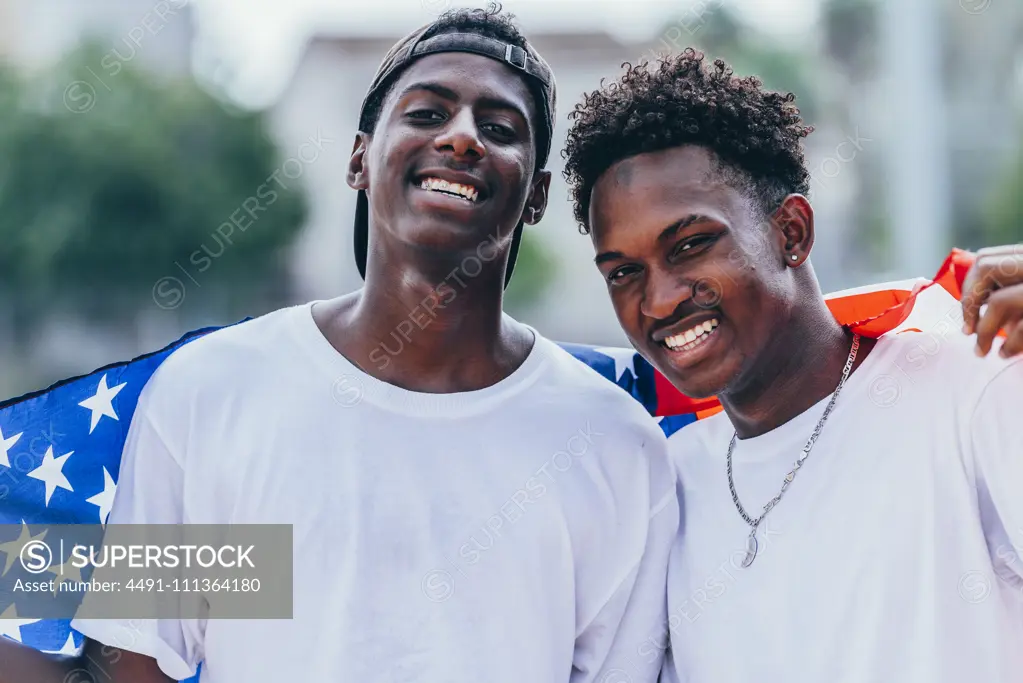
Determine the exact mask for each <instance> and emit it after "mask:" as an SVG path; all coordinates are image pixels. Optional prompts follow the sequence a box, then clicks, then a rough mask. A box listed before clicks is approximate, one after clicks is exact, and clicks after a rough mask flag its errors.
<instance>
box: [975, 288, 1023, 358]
mask: <svg viewBox="0 0 1023 683" xmlns="http://www.w3.org/2000/svg"><path fill="white" fill-rule="evenodd" d="M1021 319H1023V285H1015V286H1013V287H1006V288H1005V289H1000V290H997V291H996V292H994V293H992V294H991V295H990V297H989V298H988V300H987V310H986V311H984V315H983V316H982V317H981V318H980V320H979V322H978V323H977V355H978V356H986V355H987V354H988V353H989V352H990V351H991V344H992V343H993V342H994V339H995V336H996V335H997V334H998V331H999V330H1000V329H1002V328H1003V327H1008V326H1009V325H1011V326H1012V327H1013V329H1014V333H1015V332H1018V331H1019V330H1018V329H1017V328H1020V327H1023V326H1020V325H1018V323H1019V321H1020V320H1021ZM1013 344H1015V342H1013ZM1003 348H1004V346H1003ZM1013 348H1015V347H1014V345H1013V346H1010V347H1009V348H1008V349H1006V352H1010V351H1011V350H1012V349H1013ZM1002 355H1005V354H1002ZM1010 355H1012V354H1010Z"/></svg>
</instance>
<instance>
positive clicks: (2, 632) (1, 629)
mask: <svg viewBox="0 0 1023 683" xmlns="http://www.w3.org/2000/svg"><path fill="white" fill-rule="evenodd" d="M37 621H39V619H21V618H19V617H18V610H16V609H15V608H14V605H11V606H10V607H8V608H7V609H6V610H4V612H3V614H0V636H7V637H8V638H13V639H14V640H16V641H18V642H19V643H20V642H21V627H22V626H27V625H28V624H34V623H36V622H37Z"/></svg>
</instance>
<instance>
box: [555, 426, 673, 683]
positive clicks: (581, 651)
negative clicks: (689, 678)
mask: <svg viewBox="0 0 1023 683" xmlns="http://www.w3.org/2000/svg"><path fill="white" fill-rule="evenodd" d="M661 448H665V446H664V445H662V444H660V443H659V444H658V454H657V456H658V457H657V458H656V460H658V462H659V463H660V464H663V465H666V470H663V471H656V473H655V476H656V477H657V478H658V479H659V478H660V477H661V476H664V477H667V480H664V479H662V480H661V482H660V483H661V484H667V485H668V486H667V490H666V491H665V487H664V486H660V487H659V488H660V489H661V490H662V491H665V492H664V493H663V494H662V495H661V496H660V497H659V499H656V500H654V501H653V505H652V507H651V510H650V518H649V524H648V526H647V536H646V541H645V546H644V552H643V555H642V557H641V558H640V560H639V562H638V563H636V565H635V566H634V567H633V568H632V569H631V571H630V572H629V573H628V575H627V576H625V577H624V579H623V580H622V581H621V583H620V584H619V585H618V587H617V589H616V590H615V591H614V593H613V594H612V595H611V597H610V599H609V600H608V601H607V602H606V603H605V604H604V606H603V608H602V609H601V610H600V611H599V612H598V613H597V615H596V617H595V618H594V619H593V620H592V621H591V622H590V623H589V624H588V625H586V627H585V628H584V630H583V631H582V633H581V635H580V636H579V637H578V638H577V639H576V652H575V660H574V666H573V669H572V675H571V679H570V681H571V683H656V681H657V679H658V676H659V674H660V672H661V666H662V664H663V661H664V651H663V649H662V648H656V647H651V646H650V644H651V643H652V642H657V641H660V640H663V638H664V634H665V632H666V624H667V621H668V606H667V603H668V598H667V573H668V557H669V555H670V553H671V547H672V544H673V543H674V541H675V535H676V534H677V532H678V526H679V501H678V497H677V495H676V492H675V486H674V468H673V467H671V465H670V461H669V460H668V458H667V453H666V451H665V452H664V454H663V458H662V457H661V456H662V454H661V452H660V449H661ZM656 469H657V468H655V470H656Z"/></svg>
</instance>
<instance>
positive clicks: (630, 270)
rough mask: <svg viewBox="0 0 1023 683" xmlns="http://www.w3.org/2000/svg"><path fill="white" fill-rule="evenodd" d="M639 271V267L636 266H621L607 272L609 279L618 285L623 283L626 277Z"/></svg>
mask: <svg viewBox="0 0 1023 683" xmlns="http://www.w3.org/2000/svg"><path fill="white" fill-rule="evenodd" d="M638 271H639V269H638V268H636V267H635V266H622V267H620V268H615V269H614V270H612V271H611V272H610V273H608V274H607V281H608V282H610V283H611V284H613V285H618V284H621V283H622V282H623V281H624V280H625V278H627V277H629V276H630V275H633V274H635V273H637V272H638Z"/></svg>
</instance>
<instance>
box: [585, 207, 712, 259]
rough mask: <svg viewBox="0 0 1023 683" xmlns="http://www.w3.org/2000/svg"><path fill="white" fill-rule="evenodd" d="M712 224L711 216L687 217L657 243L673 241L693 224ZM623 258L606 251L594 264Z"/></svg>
mask: <svg viewBox="0 0 1023 683" xmlns="http://www.w3.org/2000/svg"><path fill="white" fill-rule="evenodd" d="M712 222H715V219H713V218H711V217H710V216H704V215H702V214H692V215H689V216H686V217H685V218H681V219H679V220H677V221H675V222H674V223H672V224H671V225H669V226H668V227H666V228H665V229H664V230H662V231H661V234H660V235H658V236H657V241H658V242H663V241H665V240H668V239H671V238H672V237H674V236H675V235H677V234H678V233H679V232H681V231H682V230H685V229H686V228H688V227H689V226H690V225H692V224H693V223H712ZM623 258H625V254H623V253H622V252H620V251H604V252H601V253H599V254H597V255H596V257H594V259H593V262H594V263H595V264H597V265H598V266H599V265H600V264H602V263H606V262H607V261H616V260H618V259H623Z"/></svg>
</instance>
